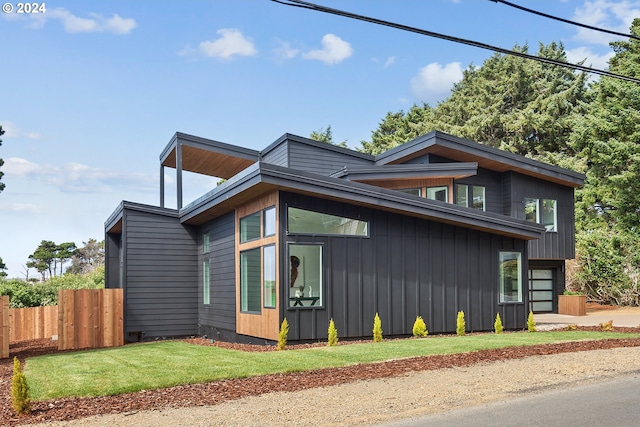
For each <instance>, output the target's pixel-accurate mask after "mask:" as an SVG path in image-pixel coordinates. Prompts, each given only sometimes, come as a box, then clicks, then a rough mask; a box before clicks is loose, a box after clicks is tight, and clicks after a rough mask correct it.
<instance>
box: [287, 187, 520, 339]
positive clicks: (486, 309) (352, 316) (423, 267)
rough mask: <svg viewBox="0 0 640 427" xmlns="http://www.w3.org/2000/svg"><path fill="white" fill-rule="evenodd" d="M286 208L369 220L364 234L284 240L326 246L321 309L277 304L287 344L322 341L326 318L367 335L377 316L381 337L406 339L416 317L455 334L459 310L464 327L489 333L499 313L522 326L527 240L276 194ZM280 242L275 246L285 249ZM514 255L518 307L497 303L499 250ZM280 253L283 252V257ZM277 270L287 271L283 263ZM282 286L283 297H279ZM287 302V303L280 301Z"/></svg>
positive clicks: (346, 333) (510, 324) (345, 332)
mask: <svg viewBox="0 0 640 427" xmlns="http://www.w3.org/2000/svg"><path fill="white" fill-rule="evenodd" d="M281 194H282V196H281V201H282V204H281V207H282V209H281V212H282V215H283V216H284V218H281V219H282V221H285V220H286V206H287V204H288V205H291V206H296V207H300V208H306V209H312V210H322V211H324V212H330V213H333V214H336V215H347V213H348V214H349V215H347V216H351V217H355V218H360V219H362V220H368V221H370V227H371V231H370V237H369V238H354V237H342V236H300V235H289V236H286V234H285V233H284V232H283V234H282V238H283V239H285V240H286V241H288V242H315V243H321V244H323V245H324V247H325V265H324V268H325V283H324V295H325V305H324V307H319V308H311V309H302V310H300V309H292V308H289V307H282V315H283V316H284V317H287V319H288V321H289V323H290V333H289V337H290V339H291V340H305V339H325V338H326V336H327V325H328V319H329V318H331V317H332V318H333V319H334V320H335V322H336V327H337V328H338V330H339V331H340V335H341V336H343V337H368V336H370V334H371V329H372V326H373V317H374V315H375V313H376V312H377V313H379V315H380V317H381V319H382V326H383V330H384V333H385V335H408V334H411V330H412V327H413V322H414V321H415V318H416V316H418V315H420V316H422V317H423V318H424V319H425V321H426V322H427V327H428V329H429V331H431V332H433V333H438V332H454V331H455V328H456V314H457V312H458V311H459V310H463V311H464V312H465V315H466V319H467V328H468V329H469V330H476V331H479V330H491V329H492V328H493V322H494V320H495V315H496V313H498V312H500V314H501V316H502V318H503V320H504V323H505V327H507V328H523V327H524V325H525V321H526V313H527V311H526V301H527V299H528V296H527V292H526V289H527V288H526V286H527V285H526V283H527V282H526V257H527V253H526V242H525V241H522V240H519V239H513V238H507V237H502V236H497V235H492V234H488V233H484V232H480V231H475V230H468V229H464V228H460V227H454V226H450V225H447V224H441V223H437V222H432V221H426V220H421V219H417V218H413V217H406V216H402V215H397V214H393V213H388V212H384V211H376V210H372V209H368V208H362V207H356V206H350V205H347V204H344V203H336V202H328V201H326V200H319V199H314V198H311V197H306V196H301V195H294V194H290V193H281ZM284 246H286V245H283V247H282V248H281V250H282V251H286V247H284ZM500 250H517V251H520V252H522V259H523V277H522V283H523V292H524V296H525V300H524V302H523V303H521V304H499V303H498V252H499V251H500ZM284 255H286V252H283V257H282V258H284ZM281 268H285V269H286V268H287V266H286V264H284V263H283V265H282V266H281ZM286 291H287V290H286V289H283V294H282V298H286ZM285 300H286V299H285Z"/></svg>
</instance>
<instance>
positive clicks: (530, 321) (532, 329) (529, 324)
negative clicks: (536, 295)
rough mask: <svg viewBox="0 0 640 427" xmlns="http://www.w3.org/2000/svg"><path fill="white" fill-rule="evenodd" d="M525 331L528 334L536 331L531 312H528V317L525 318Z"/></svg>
mask: <svg viewBox="0 0 640 427" xmlns="http://www.w3.org/2000/svg"><path fill="white" fill-rule="evenodd" d="M527 330H528V331H529V332H535V331H537V330H538V328H536V321H535V320H533V311H531V310H529V317H527Z"/></svg>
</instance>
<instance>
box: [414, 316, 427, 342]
mask: <svg viewBox="0 0 640 427" xmlns="http://www.w3.org/2000/svg"><path fill="white" fill-rule="evenodd" d="M428 334H429V331H427V324H426V323H424V320H422V317H421V316H418V317H416V321H415V322H413V336H414V337H426V336H427V335H428Z"/></svg>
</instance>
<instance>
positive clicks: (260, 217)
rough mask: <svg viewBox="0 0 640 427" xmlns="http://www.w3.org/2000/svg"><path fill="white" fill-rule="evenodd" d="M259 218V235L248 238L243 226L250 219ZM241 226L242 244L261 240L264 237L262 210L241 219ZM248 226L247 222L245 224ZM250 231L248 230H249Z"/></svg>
mask: <svg viewBox="0 0 640 427" xmlns="http://www.w3.org/2000/svg"><path fill="white" fill-rule="evenodd" d="M256 216H257V217H258V234H257V236H255V237H252V236H248V233H245V232H243V229H242V226H243V221H246V220H248V219H249V218H253V217H256ZM238 223H239V226H240V230H239V231H240V243H241V244H242V243H249V242H253V241H254V240H259V239H260V238H261V237H262V209H261V210H259V211H256V212H253V213H250V214H249V215H245V216H243V217H242V218H240V219H239V221H238ZM245 224H246V222H245ZM247 231H248V230H247Z"/></svg>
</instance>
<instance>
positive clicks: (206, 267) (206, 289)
mask: <svg viewBox="0 0 640 427" xmlns="http://www.w3.org/2000/svg"><path fill="white" fill-rule="evenodd" d="M210 284H211V270H210V264H209V260H208V259H205V260H204V261H203V262H202V303H203V304H204V305H209V304H211V297H210V292H211V286H210Z"/></svg>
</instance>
